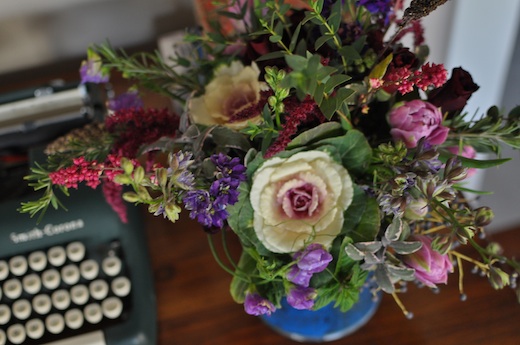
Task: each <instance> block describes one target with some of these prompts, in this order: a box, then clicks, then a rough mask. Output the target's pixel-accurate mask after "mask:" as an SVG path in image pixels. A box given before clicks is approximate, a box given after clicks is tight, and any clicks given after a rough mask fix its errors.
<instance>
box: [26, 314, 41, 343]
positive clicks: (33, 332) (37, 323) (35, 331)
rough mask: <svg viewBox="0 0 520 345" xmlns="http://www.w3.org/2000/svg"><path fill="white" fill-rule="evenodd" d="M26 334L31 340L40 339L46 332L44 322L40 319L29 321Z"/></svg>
mask: <svg viewBox="0 0 520 345" xmlns="http://www.w3.org/2000/svg"><path fill="white" fill-rule="evenodd" d="M25 332H26V333H27V336H28V337H29V338H31V339H40V338H41V337H42V336H43V333H44V332H45V325H44V324H43V321H42V320H40V319H32V320H29V321H28V322H27V323H26V324H25Z"/></svg>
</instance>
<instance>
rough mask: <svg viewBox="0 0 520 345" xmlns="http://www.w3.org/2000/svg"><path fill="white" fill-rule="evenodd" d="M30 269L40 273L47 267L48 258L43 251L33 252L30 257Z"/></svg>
mask: <svg viewBox="0 0 520 345" xmlns="http://www.w3.org/2000/svg"><path fill="white" fill-rule="evenodd" d="M28 260H29V267H31V268H32V269H33V270H35V271H37V272H40V271H43V269H44V268H45V267H46V266H47V256H46V255H45V253H44V252H42V251H41V250H39V251H37V252H32V253H31V254H30V255H29V259H28Z"/></svg>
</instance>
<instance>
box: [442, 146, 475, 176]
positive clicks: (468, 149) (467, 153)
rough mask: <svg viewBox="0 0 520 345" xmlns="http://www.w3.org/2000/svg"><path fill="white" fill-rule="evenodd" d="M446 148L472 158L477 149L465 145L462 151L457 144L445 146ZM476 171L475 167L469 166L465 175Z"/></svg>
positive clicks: (455, 153)
mask: <svg viewBox="0 0 520 345" xmlns="http://www.w3.org/2000/svg"><path fill="white" fill-rule="evenodd" d="M446 150H448V151H450V152H451V153H453V154H454V155H459V156H462V157H464V158H470V159H473V158H475V157H476V156H477V151H475V149H474V148H473V146H470V145H465V146H464V147H463V148H462V152H461V151H460V149H459V147H458V146H450V147H447V148H446ZM476 172H477V169H476V168H469V169H468V175H467V177H470V176H473V175H475V173H476Z"/></svg>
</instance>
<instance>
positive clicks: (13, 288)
mask: <svg viewBox="0 0 520 345" xmlns="http://www.w3.org/2000/svg"><path fill="white" fill-rule="evenodd" d="M21 294H22V283H20V281H19V280H18V279H16V278H11V279H9V280H7V281H6V282H5V283H4V295H5V296H6V297H7V298H10V299H17V298H18V297H20V295H21Z"/></svg>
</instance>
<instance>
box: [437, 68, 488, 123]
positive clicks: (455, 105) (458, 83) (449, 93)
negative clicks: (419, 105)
mask: <svg viewBox="0 0 520 345" xmlns="http://www.w3.org/2000/svg"><path fill="white" fill-rule="evenodd" d="M478 89H479V86H478V85H477V84H475V83H474V82H473V78H472V77H471V74H469V73H468V72H467V71H465V70H464V69H462V68H461V67H457V68H454V69H453V71H452V74H451V78H450V79H449V80H448V81H447V82H446V84H444V85H443V86H442V87H440V88H438V89H434V90H432V91H431V92H430V93H429V95H428V102H430V103H432V104H433V105H435V106H437V107H440V108H441V111H442V112H443V113H448V118H449V117H453V115H455V114H456V113H458V112H460V111H461V110H462V109H464V107H465V106H466V103H467V102H468V99H469V98H470V97H471V95H472V94H473V92H475V91H477V90H478Z"/></svg>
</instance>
